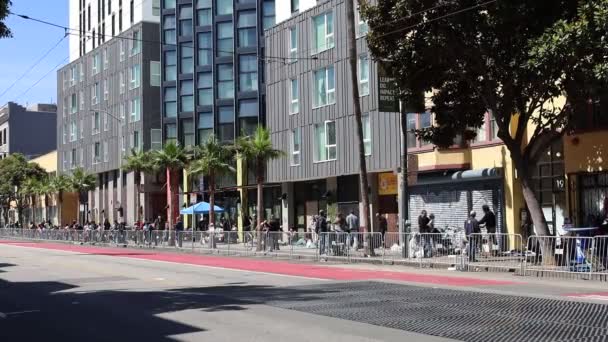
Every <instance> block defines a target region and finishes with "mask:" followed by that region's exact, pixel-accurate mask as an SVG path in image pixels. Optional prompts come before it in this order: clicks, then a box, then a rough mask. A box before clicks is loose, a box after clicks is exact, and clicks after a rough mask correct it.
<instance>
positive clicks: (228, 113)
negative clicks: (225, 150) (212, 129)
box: [218, 106, 234, 141]
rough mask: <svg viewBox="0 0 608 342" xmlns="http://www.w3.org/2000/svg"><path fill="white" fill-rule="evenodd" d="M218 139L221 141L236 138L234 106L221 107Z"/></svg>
mask: <svg viewBox="0 0 608 342" xmlns="http://www.w3.org/2000/svg"><path fill="white" fill-rule="evenodd" d="M218 125H219V127H218V139H219V140H220V141H232V140H234V107H232V106H223V107H219V117H218Z"/></svg>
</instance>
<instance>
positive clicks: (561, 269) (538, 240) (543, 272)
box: [523, 236, 599, 279]
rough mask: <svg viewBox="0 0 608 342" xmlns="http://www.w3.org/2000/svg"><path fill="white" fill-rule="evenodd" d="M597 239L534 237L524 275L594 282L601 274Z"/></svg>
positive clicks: (529, 246) (528, 248) (530, 241)
mask: <svg viewBox="0 0 608 342" xmlns="http://www.w3.org/2000/svg"><path fill="white" fill-rule="evenodd" d="M596 242H597V239H594V238H591V237H577V236H559V237H558V236H530V238H529V239H528V245H527V253H526V262H525V266H524V271H523V273H524V274H525V275H534V276H538V277H561V278H570V279H593V277H594V276H593V275H594V273H595V272H598V271H599V268H598V267H597V263H595V262H594V259H595V258H596V256H595V255H594V254H595V250H596V246H595V243H596Z"/></svg>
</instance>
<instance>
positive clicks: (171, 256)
mask: <svg viewBox="0 0 608 342" xmlns="http://www.w3.org/2000/svg"><path fill="white" fill-rule="evenodd" d="M0 244H4V245H12V246H19V247H28V248H39V249H47V250H58V251H65V252H74V253H82V254H95V255H105V256H108V257H120V258H129V259H138V260H151V261H162V262H173V263H179V264H186V265H196V266H205V267H216V268H224V269H231V270H240V271H250V272H262V273H270V274H278V275H287V276H296V277H306V278H316V279H324V280H342V281H347V280H394V281H403V282H413V283H424V284H436V285H447V286H492V285H513V284H516V282H510V281H501V280H489V279H476V278H469V277H458V276H439V275H428V274H418V273H407V272H398V271H395V272H390V271H376V270H361V269H357V270H354V269H348V268H341V267H328V266H317V265H310V264H296V263H290V262H284V261H274V260H255V259H248V258H232V257H221V256H208V255H197V254H181V253H173V252H169V251H162V252H158V251H154V252H152V251H137V250H113V249H111V248H100V247H94V246H77V245H66V244H60V243H38V242H15V241H2V240H0Z"/></svg>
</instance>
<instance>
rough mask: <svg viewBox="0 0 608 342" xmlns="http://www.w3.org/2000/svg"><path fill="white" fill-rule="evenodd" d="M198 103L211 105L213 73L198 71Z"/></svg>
mask: <svg viewBox="0 0 608 342" xmlns="http://www.w3.org/2000/svg"><path fill="white" fill-rule="evenodd" d="M196 85H197V87H198V105H199V106H213V75H212V74H211V73H210V72H205V73H199V74H198V82H196Z"/></svg>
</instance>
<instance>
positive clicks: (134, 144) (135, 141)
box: [131, 131, 141, 151]
mask: <svg viewBox="0 0 608 342" xmlns="http://www.w3.org/2000/svg"><path fill="white" fill-rule="evenodd" d="M140 139H141V137H140V136H139V131H133V141H132V142H131V147H132V148H133V149H134V150H135V151H140V150H141V144H140Z"/></svg>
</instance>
